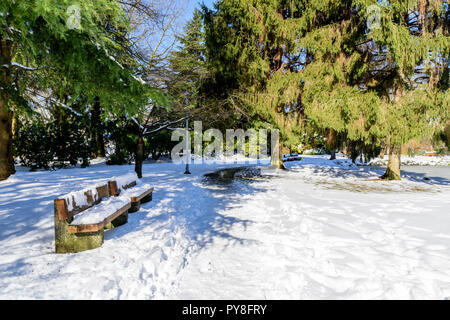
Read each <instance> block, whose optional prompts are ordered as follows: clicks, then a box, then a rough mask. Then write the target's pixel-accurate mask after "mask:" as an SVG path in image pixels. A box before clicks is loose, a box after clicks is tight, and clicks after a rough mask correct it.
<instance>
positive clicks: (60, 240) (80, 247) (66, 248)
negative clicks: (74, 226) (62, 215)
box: [55, 217, 104, 253]
mask: <svg viewBox="0 0 450 320" xmlns="http://www.w3.org/2000/svg"><path fill="white" fill-rule="evenodd" d="M69 224H70V222H69V221H67V220H63V221H59V220H58V218H57V217H55V250H56V253H75V252H81V251H86V250H92V249H96V248H99V247H101V246H102V244H103V239H104V233H103V230H100V231H98V232H92V233H69V232H68V231H67V227H68V226H69Z"/></svg>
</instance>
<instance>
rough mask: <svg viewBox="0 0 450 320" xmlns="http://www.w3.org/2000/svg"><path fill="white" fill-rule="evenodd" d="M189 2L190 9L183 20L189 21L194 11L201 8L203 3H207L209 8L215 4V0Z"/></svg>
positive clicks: (192, 0)
mask: <svg viewBox="0 0 450 320" xmlns="http://www.w3.org/2000/svg"><path fill="white" fill-rule="evenodd" d="M187 1H189V5H188V8H187V10H186V12H185V14H184V18H183V20H185V21H188V20H189V19H190V18H191V17H192V14H193V13H194V9H195V8H196V7H197V8H198V7H200V4H201V3H203V2H204V3H205V5H206V6H207V7H209V8H212V7H213V3H214V2H215V0H187Z"/></svg>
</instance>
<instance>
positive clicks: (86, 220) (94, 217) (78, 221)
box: [69, 198, 130, 232]
mask: <svg viewBox="0 0 450 320" xmlns="http://www.w3.org/2000/svg"><path fill="white" fill-rule="evenodd" d="M129 204H130V201H129V200H126V199H123V198H109V199H107V200H105V201H102V202H101V203H100V204H99V205H97V206H94V207H92V208H90V209H88V210H85V211H83V212H82V213H80V214H78V215H76V216H75V218H74V219H73V221H72V223H71V224H70V226H71V227H72V226H81V225H100V224H101V223H104V222H105V220H108V218H110V217H111V212H124V209H125V207H126V208H127V209H128V208H129V207H130V206H129ZM108 223H109V222H107V223H104V225H107V224H108ZM71 230H76V228H70V227H69V232H70V231H71Z"/></svg>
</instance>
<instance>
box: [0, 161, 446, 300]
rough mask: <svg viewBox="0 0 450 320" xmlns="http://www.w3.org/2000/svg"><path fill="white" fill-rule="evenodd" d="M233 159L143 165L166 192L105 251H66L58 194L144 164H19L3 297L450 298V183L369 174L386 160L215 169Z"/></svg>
mask: <svg viewBox="0 0 450 320" xmlns="http://www.w3.org/2000/svg"><path fill="white" fill-rule="evenodd" d="M233 166H242V165H241V164H231V163H229V164H215V165H213V164H211V165H206V164H205V165H192V166H191V172H192V175H183V174H182V173H183V172H184V166H183V165H178V166H177V165H174V164H171V163H163V164H147V165H144V178H143V182H144V183H149V184H151V185H153V186H154V187H155V192H154V194H153V201H152V202H150V203H148V204H145V205H143V206H142V208H141V210H140V211H139V212H138V213H134V214H132V215H130V217H129V222H128V224H126V225H125V226H122V227H120V228H117V229H114V230H108V231H106V232H105V243H104V244H103V246H102V247H101V248H99V249H96V250H91V251H87V252H81V253H77V254H65V255H57V254H54V230H53V199H55V198H57V197H58V196H61V195H64V194H67V193H69V192H70V191H75V190H80V189H83V188H85V187H88V186H89V185H91V184H93V183H97V182H100V181H102V180H108V179H110V178H111V177H114V176H120V175H124V174H127V173H128V172H130V171H132V170H133V167H132V166H120V167H119V166H106V165H104V164H102V163H98V164H95V165H93V166H91V167H90V168H86V169H66V170H59V171H54V172H43V171H39V172H27V171H24V170H19V172H18V173H17V174H16V175H15V176H13V177H11V178H10V179H8V180H7V181H4V182H0V299H23V298H32V299H76V298H81V299H348V298H355V299H397V298H401V299H422V298H423V299H446V298H450V250H449V249H450V179H449V178H446V177H445V176H444V175H441V176H437V175H429V176H428V179H429V180H424V179H423V177H424V174H423V173H417V172H413V171H408V170H406V171H405V174H404V180H403V181H401V182H380V181H370V180H371V179H376V178H377V177H378V176H379V175H380V174H381V173H382V169H377V168H371V167H356V166H354V165H351V164H350V162H349V161H348V160H345V159H338V160H336V161H328V160H326V157H325V156H303V160H302V161H300V162H290V163H287V166H288V167H289V171H285V172H284V171H283V172H276V171H266V170H263V179H255V180H249V181H247V180H236V181H235V182H233V183H232V184H221V183H216V182H214V181H211V180H205V178H204V176H203V175H204V174H206V173H209V172H212V171H215V170H218V169H221V168H229V167H233ZM449 169H450V168H449V167H446V168H442V170H443V171H442V172H444V171H445V170H449ZM447 177H448V176H447Z"/></svg>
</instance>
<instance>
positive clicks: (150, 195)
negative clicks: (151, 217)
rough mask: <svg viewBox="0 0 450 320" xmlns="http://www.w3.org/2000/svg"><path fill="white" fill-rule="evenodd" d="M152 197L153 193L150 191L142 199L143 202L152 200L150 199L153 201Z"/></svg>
mask: <svg viewBox="0 0 450 320" xmlns="http://www.w3.org/2000/svg"><path fill="white" fill-rule="evenodd" d="M152 199H153V193H150V194H148V195H146V196H145V197H144V198H142V199H141V204H142V203H147V202H150V201H152Z"/></svg>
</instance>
